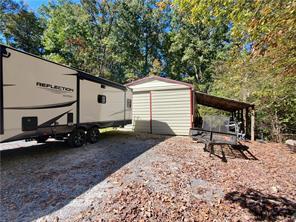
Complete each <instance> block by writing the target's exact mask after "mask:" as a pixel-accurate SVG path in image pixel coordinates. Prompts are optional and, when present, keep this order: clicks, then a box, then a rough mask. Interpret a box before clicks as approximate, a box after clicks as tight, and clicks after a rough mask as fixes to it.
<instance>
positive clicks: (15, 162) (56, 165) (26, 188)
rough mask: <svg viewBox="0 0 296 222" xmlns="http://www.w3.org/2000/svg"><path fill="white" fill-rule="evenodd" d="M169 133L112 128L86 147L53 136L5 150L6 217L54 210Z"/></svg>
mask: <svg viewBox="0 0 296 222" xmlns="http://www.w3.org/2000/svg"><path fill="white" fill-rule="evenodd" d="M166 138H167V137H151V136H148V137H147V136H144V135H142V136H141V135H134V134H131V133H123V132H117V133H114V132H107V133H104V135H103V136H102V138H101V141H100V142H98V143H97V144H92V145H87V146H84V147H81V148H69V147H68V146H67V145H65V144H64V143H61V142H52V143H48V144H44V145H39V146H32V147H26V148H18V149H12V150H5V151H2V152H1V191H0V193H1V208H0V209H1V217H2V219H1V220H4V221H32V220H34V219H38V218H40V217H42V216H45V215H48V214H50V213H52V212H54V211H56V210H58V209H60V208H62V207H63V206H65V205H67V204H68V203H69V202H70V201H71V200H73V199H75V198H77V197H78V196H79V195H81V194H83V193H84V192H85V191H87V190H89V189H91V188H92V187H93V186H95V185H97V184H98V183H100V182H101V181H102V180H104V179H105V178H106V177H108V176H109V175H110V174H112V173H113V172H115V171H117V170H118V169H119V168H121V167H122V166H123V165H125V164H127V163H128V162H130V161H132V160H133V159H134V158H136V157H137V156H139V155H141V154H142V153H144V152H146V151H147V150H149V149H150V148H152V147H153V146H155V145H157V144H158V143H160V142H161V141H163V140H165V139H166Z"/></svg>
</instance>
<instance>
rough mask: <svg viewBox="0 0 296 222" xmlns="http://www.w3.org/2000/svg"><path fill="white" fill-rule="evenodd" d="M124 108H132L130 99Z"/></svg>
mask: <svg viewBox="0 0 296 222" xmlns="http://www.w3.org/2000/svg"><path fill="white" fill-rule="evenodd" d="M126 106H127V108H132V100H131V99H127V101H126Z"/></svg>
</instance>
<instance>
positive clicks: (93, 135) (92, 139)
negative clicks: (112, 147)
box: [87, 126, 100, 143]
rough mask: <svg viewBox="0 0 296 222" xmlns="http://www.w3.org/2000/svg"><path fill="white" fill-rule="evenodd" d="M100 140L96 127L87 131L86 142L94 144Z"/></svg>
mask: <svg viewBox="0 0 296 222" xmlns="http://www.w3.org/2000/svg"><path fill="white" fill-rule="evenodd" d="M99 139H100V131H99V128H98V127H96V126H95V127H92V128H90V129H89V130H88V131H87V141H88V142H89V143H96V142H98V141H99Z"/></svg>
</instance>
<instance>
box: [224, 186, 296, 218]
mask: <svg viewBox="0 0 296 222" xmlns="http://www.w3.org/2000/svg"><path fill="white" fill-rule="evenodd" d="M225 199H226V200H228V201H231V202H233V203H239V204H240V206H241V207H242V208H247V209H248V210H249V212H250V213H252V214H253V215H254V216H255V217H256V219H257V220H267V221H275V220H277V219H279V217H285V218H287V217H291V218H292V217H295V218H294V219H296V203H295V202H293V201H291V200H288V199H286V198H284V197H277V196H273V195H266V194H263V193H261V192H259V191H256V190H254V189H248V190H247V191H246V192H245V193H239V192H231V193H228V194H226V195H225Z"/></svg>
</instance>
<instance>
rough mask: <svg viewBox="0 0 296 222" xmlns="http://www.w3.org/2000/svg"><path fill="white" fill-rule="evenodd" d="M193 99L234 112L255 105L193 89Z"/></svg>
mask: <svg viewBox="0 0 296 222" xmlns="http://www.w3.org/2000/svg"><path fill="white" fill-rule="evenodd" d="M195 99H196V102H197V104H200V105H204V106H209V107H213V108H216V109H220V110H224V111H227V112H234V111H236V110H242V109H246V108H249V107H252V108H254V107H255V105H254V104H251V103H245V102H240V101H237V100H233V99H227V98H223V97H219V96H213V95H209V94H205V93H202V92H198V91H195Z"/></svg>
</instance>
